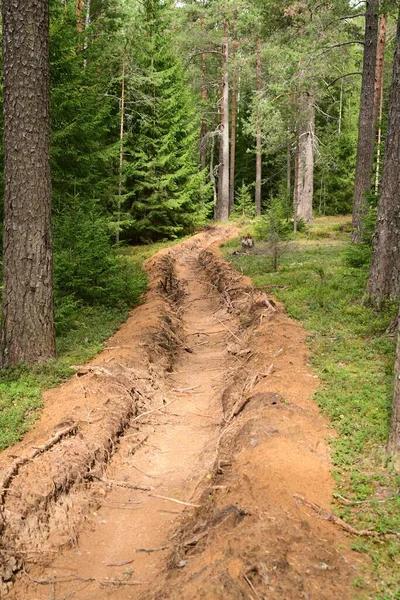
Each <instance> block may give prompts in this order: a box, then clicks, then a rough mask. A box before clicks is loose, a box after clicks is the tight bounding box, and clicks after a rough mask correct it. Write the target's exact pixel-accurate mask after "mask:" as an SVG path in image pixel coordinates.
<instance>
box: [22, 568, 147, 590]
mask: <svg viewBox="0 0 400 600" xmlns="http://www.w3.org/2000/svg"><path fill="white" fill-rule="evenodd" d="M23 573H24V575H25V576H26V577H27V578H28V579H29V581H32V583H36V584H38V585H52V584H54V583H70V582H71V581H82V582H84V583H98V584H99V585H101V586H102V587H106V586H113V585H114V586H120V585H146V584H147V582H146V581H120V580H119V579H96V578H95V577H79V575H72V574H71V575H65V576H63V577H49V578H48V579H36V578H34V577H31V576H30V575H29V573H27V572H26V571H23Z"/></svg>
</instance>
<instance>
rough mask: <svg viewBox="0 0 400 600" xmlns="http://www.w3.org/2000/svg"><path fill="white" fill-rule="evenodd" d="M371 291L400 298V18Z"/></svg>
mask: <svg viewBox="0 0 400 600" xmlns="http://www.w3.org/2000/svg"><path fill="white" fill-rule="evenodd" d="M367 291H368V294H369V295H370V297H371V299H372V300H373V301H374V302H376V303H378V304H379V303H381V302H382V301H383V300H384V299H385V298H400V17H399V23H398V28H397V40H396V52H395V56H394V66H393V80H392V90H391V98H390V107H389V121H388V132H387V138H386V145H385V157H384V161H383V175H382V185H381V193H380V198H379V202H378V220H377V225H376V233H375V238H374V248H373V253H372V263H371V271H370V277H369V281H368V285H367Z"/></svg>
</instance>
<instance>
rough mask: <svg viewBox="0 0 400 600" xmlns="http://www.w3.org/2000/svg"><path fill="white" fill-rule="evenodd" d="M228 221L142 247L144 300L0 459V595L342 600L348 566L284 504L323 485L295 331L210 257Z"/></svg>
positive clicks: (360, 571) (350, 575) (317, 517)
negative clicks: (150, 254)
mask: <svg viewBox="0 0 400 600" xmlns="http://www.w3.org/2000/svg"><path fill="white" fill-rule="evenodd" d="M229 235H232V229H231V228H215V229H212V230H209V231H206V232H203V233H201V234H199V235H197V236H195V237H194V238H191V239H190V240H187V241H185V242H182V243H181V244H179V245H176V246H174V247H173V248H171V249H169V250H167V251H162V252H161V253H159V254H158V255H156V257H154V258H153V259H151V260H150V261H149V262H148V264H147V270H148V272H149V277H150V290H149V292H148V294H147V296H146V299H145V302H144V303H143V304H142V305H141V306H140V307H138V308H137V309H135V310H134V311H133V312H132V314H131V316H130V318H129V320H128V321H127V323H126V324H125V325H124V326H123V327H122V328H121V329H120V330H119V332H117V333H116V334H115V335H114V336H113V337H112V338H111V339H110V340H109V342H108V346H107V349H106V350H105V351H104V352H103V353H102V354H101V355H99V356H98V357H97V358H96V359H95V360H94V361H92V362H91V363H90V364H89V365H86V366H77V368H76V371H77V374H76V375H75V376H74V377H73V378H72V379H71V380H69V381H68V382H66V383H65V384H64V385H62V386H60V387H59V388H57V389H56V390H51V391H49V392H48V393H47V394H46V399H45V411H44V414H43V418H42V419H41V421H40V423H39V425H38V427H37V429H36V430H35V431H34V432H31V433H30V434H29V435H28V436H27V437H26V438H25V440H24V441H23V442H22V443H21V444H19V445H17V446H16V447H14V448H12V449H10V450H9V451H8V452H5V453H3V455H2V456H1V457H0V466H1V469H2V471H3V480H2V483H3V485H2V487H3V488H5V489H3V491H2V492H1V495H0V499H1V502H0V508H1V512H0V517H1V519H2V543H1V546H0V556H1V557H2V561H3V568H2V569H0V575H1V577H2V588H1V592H0V593H1V597H7V598H11V599H13V600H17V599H18V600H49V599H51V600H67V599H71V600H94V599H96V600H103V599H108V598H112V599H115V600H122V599H124V600H127V599H136V600H139V599H142V600H151V599H153V600H155V599H160V600H161V599H164V598H166V599H167V598H170V599H175V598H179V599H185V600H192V599H197V598H199V599H200V598H207V599H210V600H212V599H219V598H221V599H233V600H235V599H249V600H251V599H252V600H258V599H259V598H263V599H264V598H268V599H270V598H273V599H275V598H276V599H278V598H284V599H291V598H293V599H294V598H305V599H315V600H321V599H325V598H326V599H336V598H338V597H341V598H343V599H347V598H348V599H350V598H353V597H356V594H355V592H354V588H353V582H354V580H355V579H356V577H358V576H360V575H364V574H365V569H366V565H365V563H364V562H363V560H362V559H361V558H360V556H359V555H357V554H356V553H354V552H352V551H351V550H350V542H351V540H350V539H349V537H348V536H347V535H346V534H345V533H344V532H343V531H342V530H341V529H340V528H339V527H337V526H336V525H334V524H332V523H331V522H328V520H327V519H328V516H329V515H328V513H326V512H324V511H322V512H320V513H317V512H316V511H314V510H311V509H310V508H309V506H307V504H305V503H304V501H302V500H301V497H304V498H306V499H309V500H312V501H313V502H315V503H317V504H319V505H321V506H324V507H329V504H330V499H331V494H332V489H333V481H332V477H331V475H330V468H331V463H330V458H329V449H328V445H327V438H328V437H329V436H334V432H333V431H332V430H331V429H330V428H329V424H328V423H327V421H326V420H325V419H324V418H323V417H322V416H321V415H320V414H319V413H318V410H317V408H316V406H315V405H314V404H313V402H312V401H311V399H310V398H311V395H312V393H313V392H314V391H315V389H316V387H317V385H318V381H317V379H316V377H315V376H314V375H313V373H312V371H311V370H310V367H309V365H308V360H309V357H308V351H307V347H306V344H305V338H306V333H305V332H304V330H303V329H302V327H301V326H300V325H299V324H298V323H295V322H293V321H291V320H290V319H289V318H288V317H287V316H286V315H285V314H284V309H283V307H282V306H280V305H277V304H276V303H274V302H273V301H272V300H271V299H268V298H266V296H265V295H264V294H261V293H260V292H256V291H255V290H254V289H253V288H252V287H251V282H250V281H249V280H247V279H245V278H243V277H242V276H240V274H238V273H237V272H236V271H234V270H233V268H232V267H231V266H230V265H228V264H227V263H226V262H225V261H223V260H222V259H221V258H220V256H219V251H218V245H219V243H221V241H222V240H223V239H226V238H227V237H228V236H229ZM57 436H58V439H57ZM15 456H18V457H21V456H22V457H24V458H23V459H22V460H21V458H19V459H18V458H17V459H15V458H14V457H15ZM18 460H19V461H20V462H19V463H18ZM24 461H25V462H24ZM296 494H297V495H296ZM364 597H365V596H364Z"/></svg>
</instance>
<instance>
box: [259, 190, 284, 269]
mask: <svg viewBox="0 0 400 600" xmlns="http://www.w3.org/2000/svg"><path fill="white" fill-rule="evenodd" d="M254 231H255V234H256V238H257V239H259V240H264V241H265V242H266V246H267V248H268V251H269V253H270V254H271V256H272V263H273V268H274V271H276V270H277V269H278V260H279V257H280V256H281V255H282V254H283V253H284V252H285V250H286V248H287V243H286V240H287V238H288V236H289V234H290V232H291V225H290V223H289V222H288V221H287V220H285V206H284V204H283V203H282V201H281V200H279V199H278V200H277V199H273V200H271V204H270V207H269V208H268V210H267V212H266V214H265V215H263V216H261V217H259V218H258V219H257V220H256V223H255V225H254Z"/></svg>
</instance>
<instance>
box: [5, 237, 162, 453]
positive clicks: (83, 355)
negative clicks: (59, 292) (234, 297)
mask: <svg viewBox="0 0 400 600" xmlns="http://www.w3.org/2000/svg"><path fill="white" fill-rule="evenodd" d="M167 245H168V246H169V245H171V244H170V242H168V243H159V244H151V245H148V246H136V247H127V248H122V249H121V250H120V251H119V253H120V254H121V255H123V258H124V262H123V263H121V267H122V268H121V272H120V273H119V281H121V280H123V279H124V278H128V279H129V282H127V284H129V285H127V286H125V289H129V294H127V295H126V297H125V301H124V302H120V303H114V305H112V303H107V304H106V305H104V304H93V305H87V304H83V303H81V302H73V301H72V300H71V302H70V303H66V302H65V301H64V302H63V303H61V305H59V306H61V308H62V310H64V311H65V312H64V313H63V312H62V311H61V310H60V308H59V309H58V311H56V325H57V356H58V358H57V360H55V361H51V362H49V363H47V364H46V365H39V366H34V367H27V366H24V365H21V366H19V367H17V368H14V369H3V370H1V371H0V450H3V449H4V448H6V447H8V446H10V445H12V444H15V443H16V442H17V441H18V440H19V439H21V437H22V435H23V434H24V433H25V432H26V431H27V430H29V429H30V428H31V427H32V425H33V423H34V422H35V420H36V419H37V418H38V416H39V415H40V409H41V406H42V392H43V390H45V389H48V388H51V387H54V386H56V385H58V384H59V383H61V382H62V381H63V380H65V379H67V378H68V377H70V376H71V375H72V373H73V372H72V370H71V368H70V367H71V365H76V364H82V363H85V362H87V361H88V360H90V359H91V358H93V357H94V356H96V354H98V352H100V351H101V350H102V348H103V342H104V341H105V340H106V339H107V338H109V337H110V336H111V335H112V334H113V333H114V332H115V331H116V330H117V329H118V327H119V326H120V325H121V323H123V321H125V319H126V318H127V316H128V313H129V310H130V308H131V307H133V306H135V305H136V304H137V303H138V302H139V301H140V297H141V295H142V294H143V292H144V291H145V290H146V287H147V276H146V274H145V272H144V270H143V268H142V264H143V261H144V260H145V259H146V258H149V257H150V256H152V255H153V254H154V253H155V252H157V251H158V250H159V249H161V248H162V247H165V246H167ZM124 265H125V267H124Z"/></svg>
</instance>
